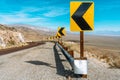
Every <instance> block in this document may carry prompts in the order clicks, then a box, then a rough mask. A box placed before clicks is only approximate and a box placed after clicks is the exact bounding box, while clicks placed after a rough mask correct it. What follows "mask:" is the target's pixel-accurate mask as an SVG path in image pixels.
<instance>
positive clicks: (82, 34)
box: [80, 31, 84, 59]
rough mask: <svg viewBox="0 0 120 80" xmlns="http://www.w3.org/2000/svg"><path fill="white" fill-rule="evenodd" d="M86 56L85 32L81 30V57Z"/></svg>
mask: <svg viewBox="0 0 120 80" xmlns="http://www.w3.org/2000/svg"><path fill="white" fill-rule="evenodd" d="M83 58H84V32H83V31H81V32H80V59H83Z"/></svg>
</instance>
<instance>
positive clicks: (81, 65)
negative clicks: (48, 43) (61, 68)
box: [56, 43, 87, 76]
mask: <svg viewBox="0 0 120 80" xmlns="http://www.w3.org/2000/svg"><path fill="white" fill-rule="evenodd" d="M56 44H57V45H58V47H59V48H60V49H61V51H62V52H63V54H64V56H65V57H66V59H67V60H68V62H69V63H70V65H71V67H72V69H73V71H74V74H84V76H87V60H85V59H74V58H73V57H72V56H71V55H70V54H69V53H68V52H67V51H66V50H65V49H63V48H62V46H61V45H60V44H59V43H56Z"/></svg>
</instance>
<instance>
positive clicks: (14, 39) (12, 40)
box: [0, 24, 25, 48]
mask: <svg viewBox="0 0 120 80" xmlns="http://www.w3.org/2000/svg"><path fill="white" fill-rule="evenodd" d="M24 42H25V40H24V36H23V35H22V33H21V32H19V31H18V30H17V29H15V28H14V27H7V26H5V25H2V24H0V48H5V47H8V46H13V45H18V44H20V43H24Z"/></svg>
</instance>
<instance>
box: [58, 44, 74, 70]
mask: <svg viewBox="0 0 120 80" xmlns="http://www.w3.org/2000/svg"><path fill="white" fill-rule="evenodd" d="M56 44H57V45H58V47H59V48H60V49H61V51H62V52H63V54H64V56H65V57H66V59H67V60H68V62H69V63H70V65H71V67H72V68H73V67H74V66H73V65H74V58H73V57H72V56H71V55H70V54H69V53H68V52H67V51H66V50H65V49H63V48H62V46H61V45H60V44H58V43H56Z"/></svg>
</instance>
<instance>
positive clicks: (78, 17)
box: [72, 3, 92, 30]
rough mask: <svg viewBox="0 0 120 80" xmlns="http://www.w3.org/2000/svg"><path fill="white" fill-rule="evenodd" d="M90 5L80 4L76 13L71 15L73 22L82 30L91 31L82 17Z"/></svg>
mask: <svg viewBox="0 0 120 80" xmlns="http://www.w3.org/2000/svg"><path fill="white" fill-rule="evenodd" d="M91 5H92V3H82V4H81V5H80V6H79V8H78V9H77V10H76V12H75V13H74V14H73V15H72V18H73V20H74V21H75V22H76V23H77V24H78V26H79V27H80V28H81V29H82V30H92V29H91V27H90V26H89V24H88V23H87V22H86V21H85V20H84V18H83V17H82V16H83V15H84V13H85V12H86V11H87V10H88V8H89V7H90V6H91Z"/></svg>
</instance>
